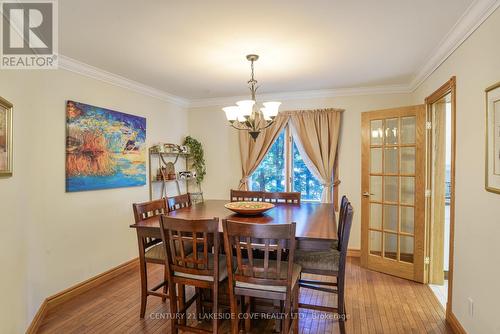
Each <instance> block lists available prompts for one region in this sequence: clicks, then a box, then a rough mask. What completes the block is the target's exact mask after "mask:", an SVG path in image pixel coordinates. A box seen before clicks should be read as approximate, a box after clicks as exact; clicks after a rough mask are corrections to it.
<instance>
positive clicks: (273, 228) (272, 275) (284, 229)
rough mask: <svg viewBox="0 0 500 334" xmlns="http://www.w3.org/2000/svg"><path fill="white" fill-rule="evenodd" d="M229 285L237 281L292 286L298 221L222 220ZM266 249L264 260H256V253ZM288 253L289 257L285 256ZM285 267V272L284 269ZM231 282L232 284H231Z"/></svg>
mask: <svg viewBox="0 0 500 334" xmlns="http://www.w3.org/2000/svg"><path fill="white" fill-rule="evenodd" d="M222 225H223V230H224V247H225V251H226V254H234V255H235V257H236V261H231V260H229V259H230V256H227V258H228V261H227V266H228V269H229V270H228V276H229V280H230V284H233V283H234V282H236V281H240V282H247V283H253V284H265V285H277V286H287V285H288V286H289V283H290V281H291V277H292V270H293V256H294V252H295V223H291V224H266V225H261V224H249V223H239V222H234V221H229V220H225V219H223V220H222ZM255 250H259V251H263V252H264V256H263V259H262V258H261V259H255V258H254V257H253V252H254V251H255ZM286 254H287V255H288V256H286ZM271 258H273V259H274V258H275V259H276V260H275V261H274V262H275V263H274V264H273V265H271V260H270V259H271ZM282 266H286V269H287V270H286V271H285V270H283V271H282V270H281V268H282ZM231 282H232V283H231Z"/></svg>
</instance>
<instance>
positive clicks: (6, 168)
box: [0, 97, 12, 177]
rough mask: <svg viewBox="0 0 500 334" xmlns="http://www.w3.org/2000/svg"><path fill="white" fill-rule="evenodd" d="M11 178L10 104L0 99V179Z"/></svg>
mask: <svg viewBox="0 0 500 334" xmlns="http://www.w3.org/2000/svg"><path fill="white" fill-rule="evenodd" d="M2 176H12V103H10V102H9V101H7V100H5V99H3V98H2V97H0V177H2Z"/></svg>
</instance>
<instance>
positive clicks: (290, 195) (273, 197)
mask: <svg viewBox="0 0 500 334" xmlns="http://www.w3.org/2000/svg"><path fill="white" fill-rule="evenodd" d="M263 200H264V202H270V203H285V204H300V193H299V192H267V191H265V192H263Z"/></svg>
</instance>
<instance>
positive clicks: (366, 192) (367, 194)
mask: <svg viewBox="0 0 500 334" xmlns="http://www.w3.org/2000/svg"><path fill="white" fill-rule="evenodd" d="M370 195H373V194H370V193H369V192H368V191H365V192H364V193H363V196H364V197H370Z"/></svg>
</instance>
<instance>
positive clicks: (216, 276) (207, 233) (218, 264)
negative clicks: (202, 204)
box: [160, 215, 227, 333]
mask: <svg viewBox="0 0 500 334" xmlns="http://www.w3.org/2000/svg"><path fill="white" fill-rule="evenodd" d="M160 232H161V236H162V240H163V247H164V252H165V253H166V255H167V256H166V259H165V265H166V267H167V278H168V284H169V289H170V313H171V314H172V315H174V316H173V317H172V325H171V333H178V331H179V329H181V330H186V331H195V332H207V333H217V332H218V330H219V321H220V320H219V319H220V317H219V316H218V314H217V313H218V310H219V303H218V292H219V284H220V283H221V282H222V281H223V280H225V279H226V278H227V267H226V257H225V256H224V255H222V254H219V253H220V241H219V218H213V219H200V220H186V219H180V218H173V217H169V216H165V215H162V216H161V219H160ZM198 246H202V247H201V249H202V251H198V252H192V253H189V254H187V253H186V252H185V251H184V250H185V249H186V248H187V247H189V248H191V249H199V247H198ZM176 284H177V286H178V294H179V296H178V298H177V292H176V289H175V285H176ZM186 285H190V286H194V287H195V288H197V289H211V290H212V294H213V296H212V317H211V319H213V320H212V330H211V331H207V330H203V329H200V328H195V327H190V326H188V325H187V323H186V322H185V319H186V310H187V309H188V308H189V307H190V306H191V304H192V303H193V302H195V301H200V299H199V293H200V290H196V292H195V294H194V295H193V297H192V298H191V299H190V300H189V301H188V302H185V291H184V288H185V286H186ZM177 300H178V301H179V305H177ZM197 306H198V305H197ZM178 314H179V315H180V317H179V318H180V319H178V317H177V315H178Z"/></svg>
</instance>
